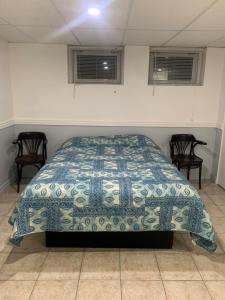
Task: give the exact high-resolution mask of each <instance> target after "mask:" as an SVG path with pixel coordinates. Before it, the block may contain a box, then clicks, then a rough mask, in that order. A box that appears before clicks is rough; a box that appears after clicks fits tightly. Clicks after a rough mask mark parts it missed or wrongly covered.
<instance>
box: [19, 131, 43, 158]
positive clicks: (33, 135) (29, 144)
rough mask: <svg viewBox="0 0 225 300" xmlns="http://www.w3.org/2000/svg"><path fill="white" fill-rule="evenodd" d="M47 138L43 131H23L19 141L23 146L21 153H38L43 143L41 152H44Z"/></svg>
mask: <svg viewBox="0 0 225 300" xmlns="http://www.w3.org/2000/svg"><path fill="white" fill-rule="evenodd" d="M46 140H47V139H46V135H45V134H44V133H43V132H21V133H20V134H19V135H18V141H19V143H20V146H21V149H20V152H21V153H20V154H21V155H23V154H28V155H30V154H32V155H37V154H38V153H39V148H40V146H41V144H42V150H41V152H42V154H44V142H45V141H46Z"/></svg>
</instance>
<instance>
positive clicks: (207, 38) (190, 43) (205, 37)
mask: <svg viewBox="0 0 225 300" xmlns="http://www.w3.org/2000/svg"><path fill="white" fill-rule="evenodd" d="M224 36H225V30H224V31H216V30H213V31H212V30H210V31H209V30H205V31H191V30H186V31H182V32H181V33H179V34H178V35H177V36H176V37H174V38H173V39H172V40H170V41H169V42H168V43H166V46H181V47H186V46H187V47H201V46H207V45H208V44H209V43H212V42H213V41H215V40H218V39H219V38H222V37H224Z"/></svg>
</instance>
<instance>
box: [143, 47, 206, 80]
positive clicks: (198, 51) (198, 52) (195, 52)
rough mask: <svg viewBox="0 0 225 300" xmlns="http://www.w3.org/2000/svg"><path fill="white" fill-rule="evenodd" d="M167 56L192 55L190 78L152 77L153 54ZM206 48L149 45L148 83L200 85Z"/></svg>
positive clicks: (202, 77) (202, 78) (153, 67)
mask: <svg viewBox="0 0 225 300" xmlns="http://www.w3.org/2000/svg"><path fill="white" fill-rule="evenodd" d="M156 53H157V54H158V55H159V56H160V55H164V56H169V57H173V56H175V57H179V56H180V57H185V56H187V57H190V56H191V57H193V68H192V80H190V81H186V80H184V81H181V80H155V79H154V78H153V74H154V69H155V66H154V64H155V62H154V59H155V57H156V56H155V55H154V54H156ZM205 57H206V48H171V47H159V48H158V47H157V48H155V47H151V48H150V52H149V68H148V85H171V86H173V85H174V86H176V85H178V86H202V85H203V83H204V82H203V81H204V71H205Z"/></svg>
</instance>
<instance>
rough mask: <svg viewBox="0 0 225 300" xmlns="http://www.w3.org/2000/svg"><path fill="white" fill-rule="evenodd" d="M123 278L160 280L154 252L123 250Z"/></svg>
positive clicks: (121, 259)
mask: <svg viewBox="0 0 225 300" xmlns="http://www.w3.org/2000/svg"><path fill="white" fill-rule="evenodd" d="M120 264H121V279H122V280H160V279H161V278H160V274H159V269H158V266H157V261H156V258H155V255H154V253H151V252H150V253H147V252H143V253H142V252H134V251H132V252H121V253H120Z"/></svg>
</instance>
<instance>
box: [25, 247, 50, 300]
mask: <svg viewBox="0 0 225 300" xmlns="http://www.w3.org/2000/svg"><path fill="white" fill-rule="evenodd" d="M48 254H49V252H47V254H46V257H45V259H44V260H43V262H42V264H41V267H40V272H39V274H38V276H37V278H36V281H35V283H34V286H33V288H32V291H31V293H30V296H29V300H30V299H31V297H32V294H33V292H34V289H35V287H36V286H37V283H38V278H39V276H40V274H41V271H42V269H43V266H44V263H45V262H46V260H47V257H48Z"/></svg>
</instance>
